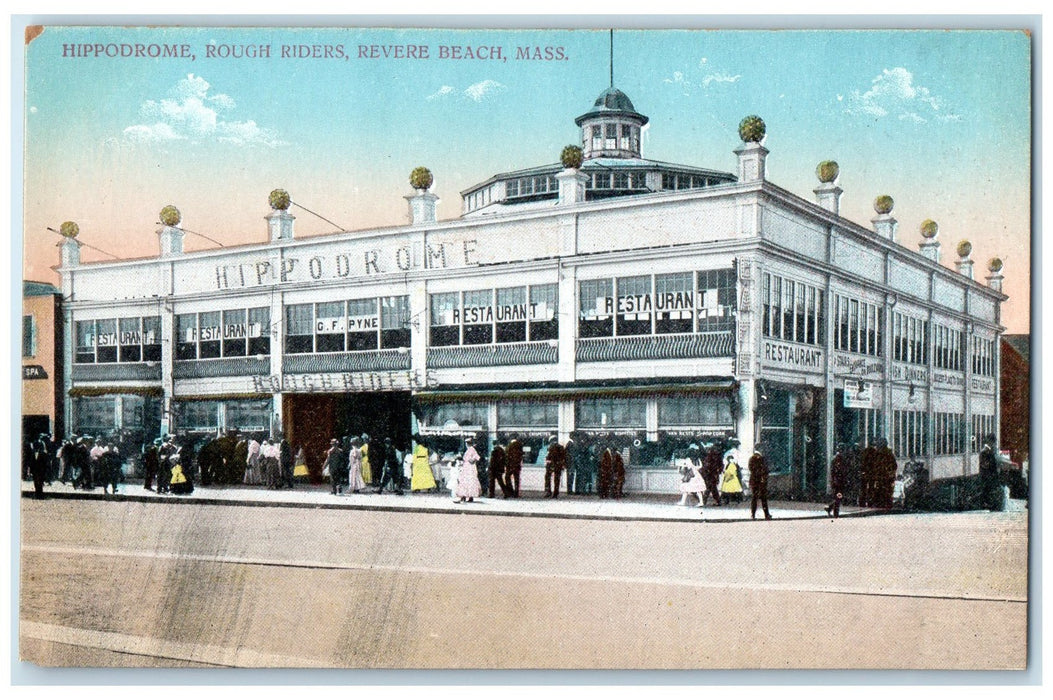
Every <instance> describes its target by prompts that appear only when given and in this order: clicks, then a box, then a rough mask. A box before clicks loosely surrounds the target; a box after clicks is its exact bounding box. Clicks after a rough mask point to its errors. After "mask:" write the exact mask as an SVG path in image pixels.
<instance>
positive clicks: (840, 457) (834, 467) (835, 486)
mask: <svg viewBox="0 0 1053 700" xmlns="http://www.w3.org/2000/svg"><path fill="white" fill-rule="evenodd" d="M844 452H845V444H844V443H843V442H839V443H837V452H836V453H835V454H834V458H833V459H832V460H830V491H831V492H832V493H833V494H834V500H833V501H831V502H830V504H829V505H828V506H827V507H826V514H827V515H830V516H833V517H835V518H837V517H839V516H840V515H841V500H842V499H843V498H844V494H845V487H846V486H847V485H848V459H847V458H846V457H845V454H844Z"/></svg>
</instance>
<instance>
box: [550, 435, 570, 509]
mask: <svg viewBox="0 0 1053 700" xmlns="http://www.w3.org/2000/svg"><path fill="white" fill-rule="evenodd" d="M566 468H567V449H566V448H565V447H563V445H561V444H559V438H558V437H557V436H555V435H553V436H552V437H550V438H549V439H548V452H547V453H546V455H545V498H559V482H560V479H562V478H563V471H564V470H565V469H566Z"/></svg>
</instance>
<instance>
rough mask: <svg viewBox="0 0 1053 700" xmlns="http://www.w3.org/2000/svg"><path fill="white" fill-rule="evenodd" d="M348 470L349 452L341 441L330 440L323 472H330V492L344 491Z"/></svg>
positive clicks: (340, 492) (338, 492)
mask: <svg viewBox="0 0 1053 700" xmlns="http://www.w3.org/2000/svg"><path fill="white" fill-rule="evenodd" d="M347 471H348V462H347V454H346V453H345V452H344V450H343V448H342V447H340V441H339V440H337V439H336V438H333V439H332V440H330V441H329V450H328V451H327V452H326V453H325V462H324V463H323V465H322V473H323V474H326V473H328V474H329V492H330V493H331V494H333V495H334V496H339V495H342V494H343V493H344V484H345V483H347Z"/></svg>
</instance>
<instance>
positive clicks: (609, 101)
mask: <svg viewBox="0 0 1053 700" xmlns="http://www.w3.org/2000/svg"><path fill="white" fill-rule="evenodd" d="M614 114H622V115H625V116H630V117H635V118H637V119H639V120H640V124H641V125H643V124H646V123H647V121H648V119H647V117H645V116H644V115H642V114H640V113H639V112H637V111H636V107H633V103H632V100H630V99H629V96H628V95H626V94H625V93H624V92H622V91H621V90H619V89H618V88H616V87H609V88H607V89H606V90H604V91H603V92H601V93H600V96H599V97H597V98H596V101H595V102H594V103H593V104H592V109H590V110H589V111H588V112H586V113H585V114H583V115H581V116H580V117H578V118H577V119H575V120H574V123H575V124H577V125H578V126H581V124H582V122H584V121H585V120H586V119H591V118H593V117H599V116H609V115H614Z"/></svg>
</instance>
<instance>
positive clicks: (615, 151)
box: [574, 86, 648, 160]
mask: <svg viewBox="0 0 1053 700" xmlns="http://www.w3.org/2000/svg"><path fill="white" fill-rule="evenodd" d="M647 122H648V118H647V117H645V116H644V115H642V114H640V113H639V112H637V111H636V108H635V107H633V103H632V101H631V100H630V99H629V97H628V96H627V95H626V94H625V93H624V92H622V91H621V90H619V89H617V88H615V87H613V86H612V87H609V88H607V89H606V90H604V91H603V92H602V93H600V96H599V97H597V98H596V102H595V103H594V104H593V105H592V109H590V110H589V111H588V112H586V113H585V114H583V115H581V116H580V117H578V118H577V119H575V120H574V123H575V124H577V125H578V126H580V127H581V143H582V151H583V152H584V157H585V160H590V159H592V158H639V157H640V153H641V152H640V131H641V130H642V129H643V127H644V125H646V124H647Z"/></svg>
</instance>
